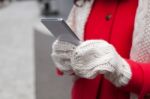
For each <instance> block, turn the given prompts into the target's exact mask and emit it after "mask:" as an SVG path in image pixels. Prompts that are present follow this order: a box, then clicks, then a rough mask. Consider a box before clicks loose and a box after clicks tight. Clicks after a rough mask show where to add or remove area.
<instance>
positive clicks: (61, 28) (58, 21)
mask: <svg viewBox="0 0 150 99" xmlns="http://www.w3.org/2000/svg"><path fill="white" fill-rule="evenodd" d="M41 22H42V23H43V24H44V25H45V27H46V28H47V29H48V30H49V31H50V32H51V33H52V34H53V36H54V37H55V38H57V39H60V40H62V41H66V42H70V43H73V44H75V45H79V43H80V40H79V38H78V37H77V36H76V34H75V33H74V32H73V31H72V30H71V29H70V27H69V26H68V25H67V24H66V22H65V21H64V20H63V19H62V18H43V19H41Z"/></svg>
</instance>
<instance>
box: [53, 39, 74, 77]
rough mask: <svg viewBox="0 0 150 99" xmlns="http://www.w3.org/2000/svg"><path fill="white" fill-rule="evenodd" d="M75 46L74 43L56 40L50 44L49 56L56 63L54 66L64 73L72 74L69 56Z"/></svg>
mask: <svg viewBox="0 0 150 99" xmlns="http://www.w3.org/2000/svg"><path fill="white" fill-rule="evenodd" d="M75 48H76V46H75V45H74V44H71V43H68V42H64V41H60V40H58V39H57V40H56V41H55V42H54V43H53V44H52V54H51V57H52V59H53V61H54V63H55V65H56V67H57V68H58V69H59V70H61V71H62V72H63V73H64V74H72V73H73V70H72V68H71V66H70V65H71V60H70V58H71V56H72V52H73V51H74V49H75Z"/></svg>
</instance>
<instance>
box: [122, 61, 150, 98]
mask: <svg viewBox="0 0 150 99" xmlns="http://www.w3.org/2000/svg"><path fill="white" fill-rule="evenodd" d="M126 61H127V62H128V63H129V65H130V67H131V72H132V77H131V80H130V81H129V83H128V85H126V86H124V87H123V89H125V90H127V91H130V92H134V93H136V94H138V96H139V99H142V98H143V97H144V96H145V95H147V94H149V93H150V63H149V64H146V63H137V62H134V61H132V60H126Z"/></svg>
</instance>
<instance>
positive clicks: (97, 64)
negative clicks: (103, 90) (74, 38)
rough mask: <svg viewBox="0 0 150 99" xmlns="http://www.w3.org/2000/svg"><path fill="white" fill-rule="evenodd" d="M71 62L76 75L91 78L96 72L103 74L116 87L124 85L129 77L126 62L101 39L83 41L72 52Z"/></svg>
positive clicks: (129, 72) (129, 71)
mask: <svg viewBox="0 0 150 99" xmlns="http://www.w3.org/2000/svg"><path fill="white" fill-rule="evenodd" d="M71 63H72V65H71V66H72V68H73V70H74V72H75V73H76V74H77V75H78V76H80V77H83V78H88V79H92V78H94V77H95V76H96V75H97V74H104V75H105V76H106V78H107V79H108V80H110V81H111V82H112V83H113V84H115V85H116V86H118V87H120V86H123V85H126V84H127V83H128V81H129V80H130V78H131V70H130V67H129V65H128V63H127V62H126V61H125V60H124V59H122V58H121V56H120V55H119V54H118V53H117V52H116V50H115V49H114V47H113V46H112V45H110V44H108V43H107V42H106V41H103V40H88V41H85V42H83V43H82V44H81V45H79V46H78V47H77V48H76V49H75V51H74V52H73V55H72V57H71Z"/></svg>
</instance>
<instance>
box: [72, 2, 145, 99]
mask: <svg viewBox="0 0 150 99" xmlns="http://www.w3.org/2000/svg"><path fill="white" fill-rule="evenodd" d="M137 5H138V0H119V1H118V0H95V2H94V4H93V7H92V10H91V13H90V15H89V17H88V20H87V23H86V26H85V33H84V39H85V40H91V39H103V40H106V41H108V42H109V43H111V44H112V45H114V47H115V48H116V50H117V51H118V53H119V54H120V55H121V56H122V57H124V58H129V53H130V49H131V45H132V34H133V29H134V19H135V13H136V9H137ZM106 16H109V19H106ZM134 70H136V69H133V71H134ZM140 73H141V72H140ZM140 73H139V75H140ZM137 75H138V74H136V72H135V74H134V76H135V77H132V78H135V79H136V76H137ZM141 78H142V77H141ZM141 78H140V80H141ZM135 82H136V81H135ZM139 83H140V84H139V85H141V82H140V81H139ZM133 84H134V81H133V83H132V82H131V85H133ZM139 85H137V89H138V90H141V87H139ZM127 89H129V90H127ZM131 89H133V88H130V87H128V86H127V87H126V88H117V87H115V86H114V85H113V84H112V83H111V82H109V81H108V80H106V79H105V78H104V77H103V75H98V76H97V77H96V78H95V79H84V78H80V79H78V80H77V81H76V82H75V83H74V86H73V89H72V99H129V94H130V92H131Z"/></svg>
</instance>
